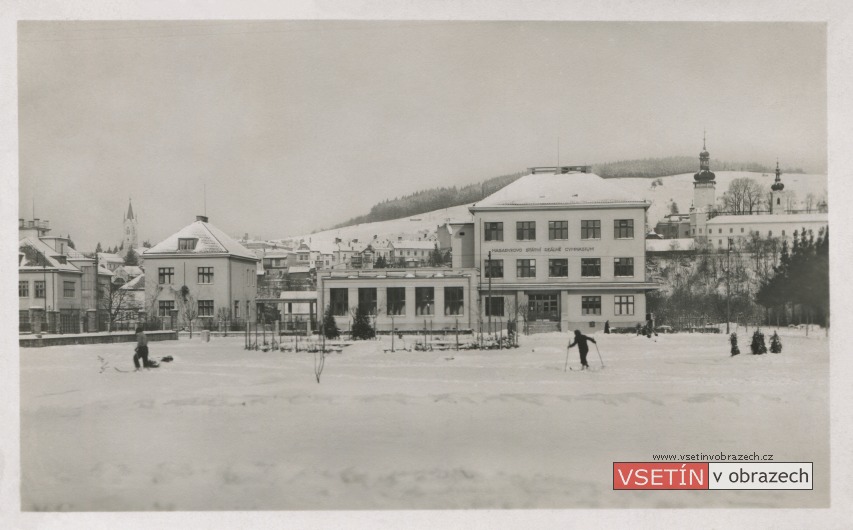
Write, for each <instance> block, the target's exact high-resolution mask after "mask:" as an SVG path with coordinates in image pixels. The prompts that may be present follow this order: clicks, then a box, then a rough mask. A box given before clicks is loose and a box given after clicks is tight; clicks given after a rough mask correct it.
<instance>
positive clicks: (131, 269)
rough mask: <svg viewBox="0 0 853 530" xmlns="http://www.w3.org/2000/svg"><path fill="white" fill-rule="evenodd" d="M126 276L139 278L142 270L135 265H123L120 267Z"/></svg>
mask: <svg viewBox="0 0 853 530" xmlns="http://www.w3.org/2000/svg"><path fill="white" fill-rule="evenodd" d="M121 268H122V269H124V271H125V272H126V273H127V274H128V276H139V275H140V274H143V271H142V268H140V267H137V266H136V265H125V266H124V267H121Z"/></svg>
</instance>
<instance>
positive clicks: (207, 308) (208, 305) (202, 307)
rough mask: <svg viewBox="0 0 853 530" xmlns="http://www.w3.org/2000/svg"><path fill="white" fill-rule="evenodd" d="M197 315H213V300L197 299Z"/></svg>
mask: <svg viewBox="0 0 853 530" xmlns="http://www.w3.org/2000/svg"><path fill="white" fill-rule="evenodd" d="M198 316H200V317H212V316H213V300H199V301H198Z"/></svg>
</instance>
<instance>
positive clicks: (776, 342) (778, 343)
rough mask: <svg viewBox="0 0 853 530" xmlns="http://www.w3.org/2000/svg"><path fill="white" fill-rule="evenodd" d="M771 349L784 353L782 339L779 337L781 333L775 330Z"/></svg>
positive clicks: (774, 351)
mask: <svg viewBox="0 0 853 530" xmlns="http://www.w3.org/2000/svg"><path fill="white" fill-rule="evenodd" d="M770 351H771V352H772V353H782V339H780V338H779V334H778V333H776V332H775V331H774V332H773V335H772V336H771V337H770Z"/></svg>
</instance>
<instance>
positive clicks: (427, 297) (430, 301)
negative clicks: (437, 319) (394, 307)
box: [415, 287, 435, 315]
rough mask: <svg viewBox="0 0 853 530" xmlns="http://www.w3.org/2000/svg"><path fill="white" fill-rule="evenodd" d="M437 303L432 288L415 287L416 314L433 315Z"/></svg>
mask: <svg viewBox="0 0 853 530" xmlns="http://www.w3.org/2000/svg"><path fill="white" fill-rule="evenodd" d="M434 302H435V289H434V288H432V287H415V314H416V315H432V314H433V305H434Z"/></svg>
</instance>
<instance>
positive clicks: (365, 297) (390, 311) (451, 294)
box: [329, 287, 634, 317]
mask: <svg viewBox="0 0 853 530" xmlns="http://www.w3.org/2000/svg"><path fill="white" fill-rule="evenodd" d="M385 291H386V294H385V300H386V307H385V314H386V315H388V316H404V315H405V314H406V288H405V287H386V288H385ZM464 292H465V291H464V288H463V287H444V315H445V316H462V315H463V306H464V302H465V300H464V296H465V295H464ZM376 294H377V288H376V287H359V288H358V306H359V307H362V308H364V309H365V310H366V311H367V312H368V313H370V314H373V315H375V314H377V298H376ZM504 300H505V298H504V297H503V296H491V297H489V296H487V297H486V303H485V316H500V317H503V316H507V315H506V314H505V307H504ZM613 301H614V308H613V311H614V312H613V314H614V315H633V314H634V296H633V295H617V296H614V297H613ZM329 305H330V306H331V308H332V314H333V315H334V316H348V315H350V309H351V308H350V305H349V289H346V288H331V289H329ZM555 310H556V308H555ZM434 314H435V288H434V287H415V315H416V316H431V315H434ZM581 314H583V315H601V296H581Z"/></svg>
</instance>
